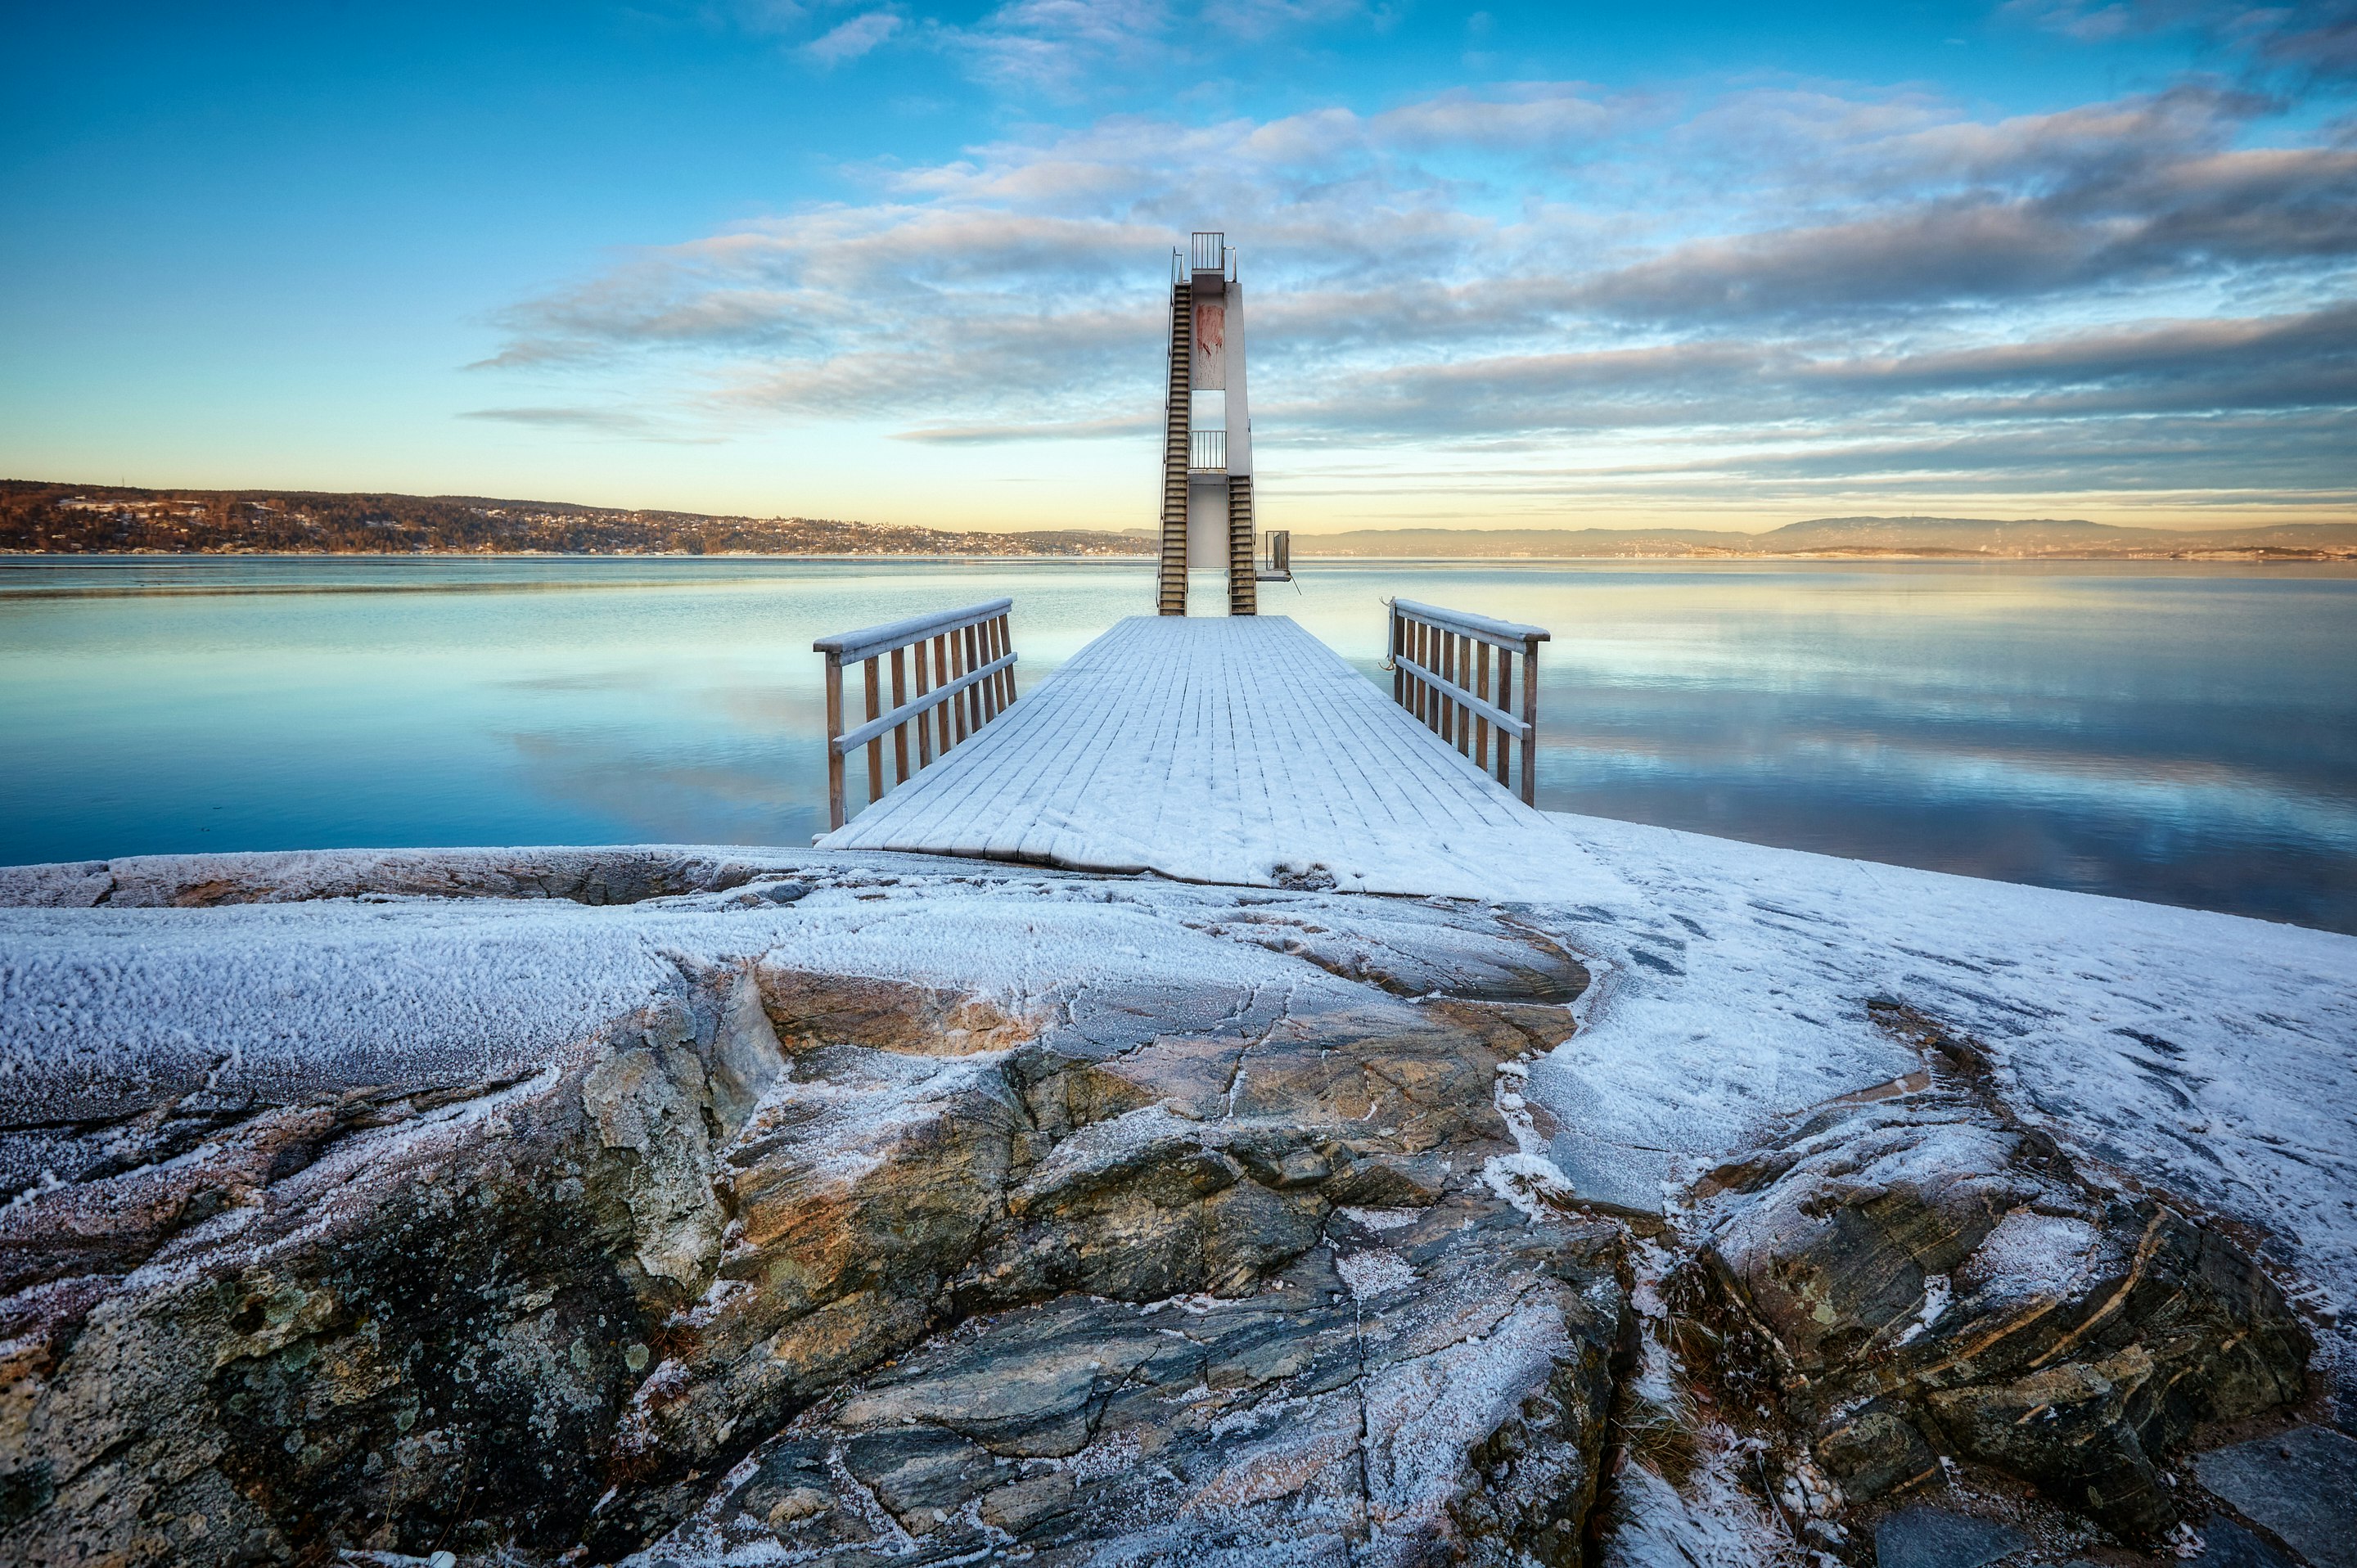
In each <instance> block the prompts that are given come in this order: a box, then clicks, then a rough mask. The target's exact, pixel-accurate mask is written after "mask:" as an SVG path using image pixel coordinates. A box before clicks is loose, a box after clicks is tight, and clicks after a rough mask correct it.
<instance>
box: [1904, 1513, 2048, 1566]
mask: <svg viewBox="0 0 2357 1568" xmlns="http://www.w3.org/2000/svg"><path fill="white" fill-rule="evenodd" d="M2028 1547H2029V1537H2028V1536H2026V1535H2024V1534H2022V1533H2021V1531H2019V1530H2015V1529H2013V1528H2012V1527H2011V1526H2009V1525H2004V1524H1999V1523H1997V1522H1996V1520H1986V1519H1975V1518H1974V1517H1973V1516H1972V1515H1970V1514H1960V1513H1951V1512H1949V1511H1948V1510H1947V1509H1934V1508H1923V1507H1921V1506H1918V1507H1915V1508H1906V1509H1900V1510H1899V1511H1898V1512H1897V1513H1894V1514H1891V1515H1889V1517H1887V1518H1885V1519H1884V1520H1882V1522H1881V1523H1880V1524H1878V1525H1877V1526H1876V1527H1875V1530H1874V1560H1875V1564H1876V1568H1987V1564H1989V1563H1995V1562H1997V1561H1999V1560H2001V1559H2003V1558H2007V1557H2010V1556H2012V1555H2013V1554H2014V1553H2015V1552H2020V1551H2023V1550H2025V1549H2027V1548H2028Z"/></svg>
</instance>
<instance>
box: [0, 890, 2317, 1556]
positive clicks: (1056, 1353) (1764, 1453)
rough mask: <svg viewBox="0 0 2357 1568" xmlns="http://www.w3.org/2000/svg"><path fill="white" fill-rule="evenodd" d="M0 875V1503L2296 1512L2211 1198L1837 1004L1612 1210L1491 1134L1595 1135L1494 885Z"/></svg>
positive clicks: (2082, 1550)
mask: <svg viewBox="0 0 2357 1568" xmlns="http://www.w3.org/2000/svg"><path fill="white" fill-rule="evenodd" d="M0 904H5V905H7V906H13V907H14V908H0V916H5V917H8V918H9V919H10V920H13V921H15V922H16V923H15V924H6V923H5V922H0V929H6V931H7V932H8V933H9V940H8V941H7V943H6V946H5V949H0V966H4V968H0V1021H5V1024H6V1026H7V1027H8V1030H9V1038H10V1045H9V1047H8V1048H9V1055H8V1058H7V1062H6V1067H7V1069H8V1070H7V1072H6V1074H5V1077H0V1181H5V1185H6V1187H7V1189H8V1190H7V1195H6V1197H7V1205H6V1208H5V1210H0V1271H5V1272H0V1337H5V1346H4V1347H0V1356H5V1362H0V1367H5V1370H0V1412H5V1413H0V1557H5V1559H6V1560H7V1561H11V1562H26V1563H76V1562H90V1563H95V1562H106V1563H248V1562H285V1563H309V1562H328V1561H336V1560H339V1558H340V1559H342V1560H346V1561H361V1562H375V1563H402V1562H410V1561H425V1560H428V1559H430V1558H432V1557H434V1556H435V1555H436V1553H447V1554H448V1555H449V1556H450V1557H452V1558H454V1559H455V1560H457V1561H460V1562H469V1563H514V1564H520V1565H521V1564H538V1563H576V1562H613V1561H619V1560H623V1559H626V1558H627V1559H631V1560H634V1561H640V1562H645V1563H682V1564H689V1563H697V1564H701V1563H724V1562H726V1563H737V1562H827V1563H843V1564H845V1565H849V1564H878V1565H880V1564H884V1563H906V1564H916V1563H964V1562H973V1561H979V1560H983V1559H985V1558H1006V1559H1026V1560H1036V1561H1039V1562H1042V1563H1083V1562H1086V1563H1238V1564H1241V1563H1278V1562H1284V1563H1293V1562H1311V1561H1315V1562H1319V1563H1351V1564H1361V1563H1443V1562H1475V1563H1521V1562H1525V1561H1536V1562H1540V1563H1547V1564H1551V1565H1563V1564H1575V1563H1599V1564H1604V1563H1612V1564H1629V1565H1632V1568H1633V1565H1640V1564H1651V1563H1729V1564H1733V1563H1796V1564H1797V1563H1811V1562H1817V1563H1823V1562H1825V1561H1828V1560H1831V1561H1839V1562H1843V1563H1857V1564H1865V1563H1875V1562H1877V1561H1879V1562H1881V1563H1884V1564H1886V1565H1890V1568H1899V1565H1903V1564H1923V1565H1926V1568H1932V1565H1939V1564H1945V1565H1950V1568H1978V1565H1979V1564H1983V1563H1996V1562H1999V1561H2010V1562H2020V1563H2032V1562H2037V1563H2063V1562H2066V1561H2085V1562H2097V1563H2135V1562H2146V1561H2151V1560H2153V1554H2155V1553H2158V1554H2162V1555H2164V1556H2166V1557H2168V1558H2169V1559H2170V1560H2186V1559H2189V1558H2190V1559H2191V1560H2195V1561H2211V1562H2215V1563H2229V1562H2232V1563H2298V1562H2303V1561H2304V1562H2308V1563H2318V1564H2323V1563H2340V1562H2346V1561H2350V1558H2349V1557H2348V1555H2347V1552H2349V1550H2350V1545H2349V1542H2350V1541H2351V1540H2352V1533H2351V1532H2349V1531H2347V1530H2345V1529H2341V1530H2336V1529H2335V1528H2333V1527H2332V1525H2331V1519H2330V1509H2331V1508H2332V1507H2334V1506H2337V1507H2339V1508H2340V1509H2341V1514H2342V1516H2345V1515H2346V1513H2347V1510H2348V1508H2349V1503H2348V1498H2349V1497H2351V1496H2352V1495H2357V1487H2352V1488H2351V1489H2347V1490H2343V1491H2341V1493H2340V1494H2339V1501H2338V1503H2337V1505H2336V1504H2334V1503H2333V1501H2332V1498H2333V1491H2332V1487H2333V1486H2334V1485H2335V1481H2334V1477H2348V1478H2351V1479H2352V1481H2353V1482H2357V1462H2352V1455H2357V1442H2352V1440H2351V1438H2350V1437H2348V1436H2347V1435H2345V1434H2344V1433H2343V1432H2342V1431H2341V1430H2336V1429H2335V1424H2334V1423H2336V1422H2344V1423H2345V1422H2346V1421H2348V1420H2349V1419H2350V1417H2351V1414H2352V1412H2344V1411H2342V1410H2341V1409H2340V1408H2339V1407H2337V1406H2336V1404H2335V1402H2334V1400H2333V1396H2332V1391H2331V1389H2330V1386H2329V1383H2330V1380H2329V1378H2327V1377H2326V1376H2325V1375H2324V1368H2323V1366H2322V1361H2321V1359H2320V1356H2319V1348H2318V1346H2319V1341H2318V1338H2317V1335H2318V1333H2319V1323H2318V1322H2317V1321H2316V1320H2315V1319H2314V1318H2313V1317H2312V1315H2311V1314H2310V1313H2309V1311H2308V1310H2307V1309H2306V1308H2304V1307H2303V1306H2302V1305H2301V1304H2300V1300H2299V1299H2298V1290H2297V1285H2298V1282H2297V1281H2296V1280H2293V1279H2290V1278H2289V1277H2288V1276H2287V1275H2286V1273H2285V1271H2284V1268H2283V1265H2282V1264H2281V1262H2279V1261H2271V1259H2270V1256H2269V1248H2268V1246H2267V1240H2266V1237H2264V1236H2262V1235H2260V1234H2258V1233H2256V1232H2255V1231H2253V1230H2250V1229H2249V1227H2248V1226H2247V1225H2246V1224H2244V1223H2242V1222H2239V1221H2236V1220H2234V1219H2230V1218H2223V1217H2221V1216H2219V1215H2217V1214H2216V1213H2214V1212H2212V1210H2211V1209H2209V1208H2205V1207H2204V1206H2203V1205H2202V1204H2201V1203H2200V1202H2199V1201H2198V1200H2196V1199H2194V1198H2193V1197H2190V1196H2189V1195H2187V1194H2184V1193H2179V1192H2174V1191H2171V1190H2169V1188H2168V1187H2166V1186H2165V1185H2164V1184H2158V1183H2155V1182H2153V1181H2150V1180H2149V1179H2145V1178H2143V1177H2140V1176H2137V1175H2136V1173H2133V1172H2129V1171H2126V1170H2124V1169H2119V1168H2115V1167H2112V1166H2109V1165H2105V1164H2104V1162H2103V1161H2102V1160H2101V1159H2099V1158H2091V1157H2090V1156H2088V1155H2086V1154H2084V1153H2083V1152H2077V1153H2074V1152H2073V1151H2072V1149H2069V1148H2066V1147H2064V1146H2063V1145H2062V1144H2059V1143H2058V1142H2057V1140H2056V1139H2055V1137H2054V1136H2052V1135H2051V1134H2050V1133H2048V1132H2047V1131H2045V1130H2043V1129H2042V1128H2041V1127H2040V1125H2039V1124H2037V1123H2036V1122H2034V1121H2025V1120H2023V1118H2022V1117H2021V1115H2020V1114H2018V1107H2017V1106H2016V1105H2015V1104H2014V1102H2013V1101H2012V1099H2011V1097H2010V1094H2009V1089H2008V1085H2009V1081H2010V1080H2009V1079H2007V1076H2006V1075H2005V1074H2004V1073H2003V1072H2000V1071H1997V1070H1996V1069H1994V1067H1993V1064H1992V1060H1991V1055H1990V1047H1989V1045H1988V1043H1987V1042H1985V1041H1981V1040H1978V1039H1976V1038H1975V1037H1974V1036H1973V1035H1972V1034H1971V1033H1970V1032H1969V1031H1967V1030H1965V1029H1964V1028H1962V1027H1960V1026H1957V1025H1955V1024H1954V1023H1953V1022H1952V1021H1950V1020H1947V1019H1943V1017H1942V1016H1939V1015H1936V1014H1935V1013H1933V1012H1932V1011H1929V1010H1926V1009H1924V1008H1922V1007H1920V1006H1918V1005H1917V1004H1914V1003H1912V1002H1910V1001H1906V1000H1902V999H1900V998H1897V997H1892V996H1880V995H1877V996H1861V997H1859V998H1857V1006H1858V1009H1859V1013H1860V1026H1861V1027H1863V1028H1865V1029H1867V1030H1868V1031H1870V1032H1871V1033H1872V1034H1873V1035H1875V1036H1877V1037H1878V1038H1879V1039H1880V1041H1881V1042H1882V1046H1883V1047H1884V1048H1886V1049H1887V1050H1888V1052H1889V1054H1890V1057H1891V1058H1892V1059H1894V1060H1896V1061H1898V1062H1900V1064H1901V1065H1904V1064H1908V1063H1911V1064H1912V1065H1911V1067H1908V1068H1907V1069H1906V1070H1904V1071H1902V1072H1900V1074H1898V1075H1897V1076H1895V1077H1891V1078H1889V1079H1888V1081H1881V1082H1876V1083H1871V1084H1864V1085H1859V1086H1857V1087H1854V1088H1851V1089H1848V1090H1846V1091H1844V1092H1841V1093H1839V1094H1835V1095H1832V1096H1830V1097H1827V1098H1824V1099H1821V1100H1818V1101H1813V1102H1811V1103H1806V1104H1803V1105H1798V1106H1794V1107H1792V1108H1791V1109H1789V1110H1787V1111H1783V1112H1777V1113H1775V1114H1772V1115H1770V1116H1767V1117H1764V1118H1762V1119H1761V1120H1760V1122H1759V1124H1758V1125H1757V1127H1756V1128H1755V1129H1754V1131H1753V1133H1751V1135H1750V1136H1749V1138H1748V1139H1747V1141H1746V1142H1745V1144H1744V1146H1742V1147H1741V1148H1738V1149H1733V1150H1729V1151H1726V1152H1725V1153H1726V1157H1723V1158H1718V1159H1717V1160H1715V1161H1714V1162H1712V1163H1710V1164H1709V1165H1707V1167H1706V1168H1699V1167H1698V1168H1696V1169H1695V1171H1694V1172H1693V1173H1692V1174H1691V1175H1690V1176H1688V1175H1684V1174H1676V1173H1674V1174H1673V1176H1672V1178H1671V1179H1670V1180H1668V1181H1667V1182H1665V1183H1664V1184H1663V1185H1662V1186H1661V1187H1659V1189H1658V1190H1659V1191H1660V1194H1661V1196H1660V1197H1659V1199H1658V1200H1650V1199H1648V1198H1647V1197H1645V1196H1644V1194H1643V1193H1642V1192H1641V1191H1638V1192H1636V1193H1634V1194H1633V1195H1632V1193H1631V1191H1628V1190H1622V1189H1620V1188H1619V1187H1615V1186H1614V1185H1613V1184H1612V1183H1610V1182H1607V1181H1598V1180H1591V1179H1587V1178H1586V1177H1585V1176H1583V1174H1582V1172H1581V1170H1580V1168H1579V1166H1578V1163H1577V1161H1559V1160H1558V1159H1557V1158H1555V1155H1556V1154H1557V1153H1559V1152H1560V1151H1562V1150H1564V1149H1566V1147H1574V1146H1586V1145H1578V1144H1577V1143H1576V1141H1575V1143H1572V1144H1567V1143H1566V1135H1574V1136H1575V1140H1576V1138H1586V1139H1588V1140H1590V1142H1591V1144H1593V1145H1594V1146H1612V1145H1613V1140H1615V1139H1616V1138H1626V1137H1627V1135H1628V1132H1627V1129H1624V1128H1616V1127H1612V1126H1607V1125H1598V1124H1588V1125H1584V1126H1583V1125H1578V1124H1577V1122H1578V1120H1579V1116H1580V1111H1579V1105H1578V1102H1577V1100H1576V1099H1566V1098H1565V1097H1563V1096H1559V1095H1554V1094H1550V1093H1549V1092H1547V1091H1546V1079H1547V1077H1548V1073H1549V1071H1550V1070H1552V1069H1550V1066H1549V1064H1550V1063H1551V1062H1553V1063H1556V1064H1558V1065H1559V1064H1560V1063H1561V1062H1562V1061H1563V1060H1564V1059H1565V1056H1566V1053H1569V1054H1571V1055H1574V1056H1576V1053H1577V1047H1578V1046H1579V1044H1580V1041H1581V1037H1582V1031H1583V1030H1584V1029H1585V1028H1586V1027H1587V1026H1589V1022H1590V1018H1591V1012H1592V1009H1594V1008H1595V1007H1596V1006H1597V1005H1598V996H1599V993H1600V992H1601V991H1602V990H1603V989H1604V988H1603V987H1602V986H1600V985H1599V983H1598V975H1599V974H1600V973H1604V972H1619V971H1624V970H1626V969H1628V968H1629V967H1630V965H1629V962H1628V960H1627V957H1626V950H1625V948H1620V949H1615V948H1612V947H1610V946H1609V944H1600V943H1598V942H1597V941H1595V940H1593V931H1592V929H1590V928H1589V927H1588V926H1587V925H1584V924H1583V921H1582V918H1580V917H1579V915H1578V914H1577V912H1576V911H1566V910H1563V909H1556V908H1549V907H1547V906H1544V905H1541V904H1532V903H1527V902H1524V903H1517V904H1511V905H1509V904H1491V903H1483V902H1480V901H1478V900H1469V899H1418V898H1403V897H1373V896H1351V895H1339V894H1333V893H1318V892H1289V891H1282V890H1268V889H1234V888H1217V887H1203V886H1184V885H1178V884H1171V883H1168V882H1162V881H1158V880H1156V879H1152V878H1125V877H1092V876H1082V875H1066V874H1059V873H1052V872H1039V871H1033V870H1028V869H1022V868H1012V867H1000V866H990V865H981V864H978V863H961V862H948V861H938V860H926V859H923V858H921V857H907V856H880V855H871V856H856V855H827V854H818V853H815V852H813V853H805V854H768V853H765V852H750V851H748V852H741V853H730V852H718V851H710V852H674V851H662V850H609V851H545V852H540V851H536V852H528V853H526V852H411V853H405V854H373V855H371V854H348V853H346V854H317V855H253V856H228V857H210V858H208V859H205V860H201V861H199V860H193V859H190V860H176V859H170V858H157V859H153V860H147V861H141V862H135V863H126V862H118V863H113V864H110V865H84V866H63V867H39V868H20V869H17V870H15V871H8V872H0ZM1566 1042H1569V1043H1568V1044H1566ZM1567 1172H1568V1174H1566V1173H1567ZM2287 1283H2288V1284H2290V1285H2292V1286H2294V1287H2295V1288H2294V1289H2292V1290H2291V1291H2289V1292H2287V1288H2286V1286H2287ZM2322 1326H2323V1327H2330V1324H2324V1325H2322ZM2299 1477H2311V1478H2310V1479H2309V1480H2307V1481H2302V1480H2300V1479H2299ZM2314 1477H2321V1478H2322V1479H2321V1481H2320V1482H2319V1480H2317V1479H2314ZM2319 1498H2323V1499H2324V1501H2323V1502H2321V1503H2319ZM2319 1507H2321V1508H2323V1509H2325V1510H2326V1515H2327V1516H2328V1517H2326V1518H2325V1521H2324V1523H2323V1524H2321V1525H2319V1523H2318V1517H2317V1510H2318V1509H2319ZM2303 1509H2305V1510H2306V1511H2303ZM2000 1549H2001V1550H2000ZM2237 1552H2239V1553H2242V1554H2241V1555H2234V1554H2233V1553H2237Z"/></svg>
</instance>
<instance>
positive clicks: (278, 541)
mask: <svg viewBox="0 0 2357 1568" xmlns="http://www.w3.org/2000/svg"><path fill="white" fill-rule="evenodd" d="M1155 537H1156V536H1155V532H1154V531H1153V530H1152V529H1149V528H1135V529H1127V530H1120V531H1114V530H1103V529H1098V530H1091V529H1031V530H1027V531H1020V532H1005V533H984V532H975V533H960V532H950V531H948V530H945V529H936V528H911V527H903V526H899V525H897V524H889V523H872V522H851V521H840V520H836V519H831V518H814V517H714V516H706V515H705V514H703V513H701V512H691V511H631V510H619V509H616V508H612V507H594V506H579V505H576V504H574V503H572V502H569V501H534V500H500V499H495V498H492V497H489V496H403V495H377V494H372V493H357V492H343V491H332V492H330V491H317V490H144V489H131V488H128V487H125V486H121V485H61V484H50V483H46V482H42V481H38V480H31V479H0V552H9V551H41V552H57V553H70V554H83V553H93V554H120V553H169V554H223V553H231V554H233V553H264V552H268V553H295V554H382V553H397V554H416V553H445V552H486V551H490V552H498V551H543V552H546V553H552V554H568V555H643V554H665V553H668V554H683V555H717V554H724V553H726V554H755V555H1122V556H1146V555H1151V554H1153V553H1154V550H1155ZM1294 553H1296V554H1297V555H1301V556H1305V557H1314V556H1329V557H1332V556H1361V557H1370V558H1393V559H1397V558H1403V557H1442V558H1448V557H1458V558H1473V559H1488V558H1498V557H1513V556H1536V557H1547V556H1555V557H1565V556H1620V557H1624V558H1682V559H1698V558H1708V557H1712V556H1764V555H1774V556H1794V555H1798V556H1876V555H1910V556H1922V555H1932V556H1981V557H1987V558H1993V559H2006V558H2020V557H2046V558H2051V559H2104V558H2114V559H2196V560H2203V559H2207V560H2299V561H2319V560H2320V561H2330V560H2347V559H2357V522H2316V523H2286V524H2280V525H2278V526H2276V527H2272V528H2243V529H2223V530H2216V531H2207V530H2205V531H2202V532H2180V531H2179V530H2174V529H2162V528H2115V527H2114V526H2112V525H2111V524H2109V523H2102V522H2085V521H2075V520H2068V519H2051V518H2034V519H2030V520H2029V521H2014V522H2006V521H1994V520H1991V519H1986V518H1968V517H1824V518H1816V519H1813V520H1812V521H1807V522H1793V523H1787V524H1785V525H1784V526H1783V527H1781V528H1775V529H1770V530H1769V531H1768V532H1765V533H1738V532H1734V531H1733V530H1729V529H1708V528H1651V529H1646V528H1635V529H1628V528H1522V529H1495V528H1472V529H1459V528H1390V529H1356V530H1353V531H1351V532H1344V533H1315V534H1313V533H1300V534H1297V535H1296V537H1295V539H1294Z"/></svg>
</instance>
